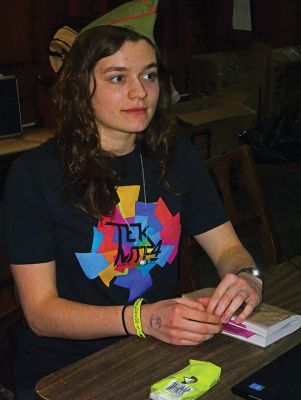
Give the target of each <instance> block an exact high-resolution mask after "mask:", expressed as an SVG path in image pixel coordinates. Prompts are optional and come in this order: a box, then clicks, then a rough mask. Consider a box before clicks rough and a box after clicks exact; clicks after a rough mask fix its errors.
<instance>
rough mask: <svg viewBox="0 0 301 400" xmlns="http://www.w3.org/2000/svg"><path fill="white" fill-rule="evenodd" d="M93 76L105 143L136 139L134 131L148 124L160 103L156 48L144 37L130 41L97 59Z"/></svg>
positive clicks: (138, 130)
mask: <svg viewBox="0 0 301 400" xmlns="http://www.w3.org/2000/svg"><path fill="white" fill-rule="evenodd" d="M94 76H95V82H96V87H95V93H94V95H93V97H92V106H93V109H94V113H95V118H96V123H97V126H98V128H99V132H100V138H101V142H102V145H103V142H105V143H106V142H107V141H108V140H113V141H116V140H117V141H118V140H119V139H122V140H124V139H127V138H129V139H130V140H134V139H135V135H133V134H135V133H138V132H141V131H143V130H144V129H145V128H146V127H147V126H148V125H149V123H150V121H151V119H152V117H153V115H154V113H155V110H156V107H157V102H158V97H159V91H160V89H159V82H158V77H157V59H156V53H155V50H154V49H153V47H152V46H151V45H150V44H149V43H147V42H146V41H145V40H140V41H138V42H130V41H127V42H125V43H124V44H123V46H122V47H121V48H120V50H119V51H117V52H116V53H115V54H113V55H111V56H109V57H105V58H102V59H101V60H100V61H98V63H97V64H96V66H95V69H94ZM92 89H93V83H92V82H91V90H92Z"/></svg>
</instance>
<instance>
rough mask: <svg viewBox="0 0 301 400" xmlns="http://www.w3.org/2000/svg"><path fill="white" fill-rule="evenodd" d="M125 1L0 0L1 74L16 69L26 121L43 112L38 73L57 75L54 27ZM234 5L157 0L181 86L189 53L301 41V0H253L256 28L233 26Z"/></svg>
mask: <svg viewBox="0 0 301 400" xmlns="http://www.w3.org/2000/svg"><path fill="white" fill-rule="evenodd" d="M122 3H124V1H122V0H47V1H46V0H45V1H41V0H1V9H0V73H2V74H14V75H16V76H17V78H18V80H19V85H20V95H21V106H22V114H23V121H24V122H30V121H33V120H36V119H39V118H41V117H42V119H43V118H44V117H45V115H44V116H43V111H45V110H44V108H45V107H47V105H45V104H46V103H44V102H43V95H44V94H45V93H44V92H45V90H46V91H47V88H45V84H42V83H41V79H39V78H38V77H53V72H52V71H51V68H50V65H49V60H48V54H47V50H48V47H49V43H50V40H51V38H52V36H53V34H54V33H55V31H56V30H57V29H58V28H59V27H60V26H62V25H64V24H67V25H69V26H72V27H73V28H74V29H79V28H80V27H81V26H84V25H85V24H86V23H88V22H90V21H91V20H93V19H94V18H97V17H98V16H99V15H102V14H103V13H105V12H106V11H108V10H110V9H112V8H114V7H116V6H118V5H119V4H122ZM232 5H233V1H232V0H161V1H160V2H159V16H158V20H157V24H156V37H157V41H158V44H159V46H160V48H162V49H163V51H164V54H165V57H166V61H167V64H168V66H169V68H170V70H171V72H172V75H173V77H174V81H175V84H176V86H177V87H178V88H179V90H181V91H185V90H187V74H186V68H187V61H188V58H189V56H190V55H191V54H196V53H207V52H212V51H226V50H233V49H237V48H243V47H247V46H249V45H250V43H252V42H253V41H258V40H260V41H265V42H268V43H270V44H271V45H272V46H273V47H283V46H288V45H293V44H300V43H301V24H300V17H301V2H300V0H287V1H283V0H266V1H262V0H251V5H252V17H253V32H243V31H233V30H232V26H231V20H232ZM46 86H47V85H46ZM44 114H45V112H44ZM44 119H45V118H44ZM42 122H43V121H42Z"/></svg>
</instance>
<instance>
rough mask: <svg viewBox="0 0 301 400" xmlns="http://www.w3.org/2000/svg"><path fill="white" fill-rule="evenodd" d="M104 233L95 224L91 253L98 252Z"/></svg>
mask: <svg viewBox="0 0 301 400" xmlns="http://www.w3.org/2000/svg"><path fill="white" fill-rule="evenodd" d="M103 237H104V234H103V233H102V232H99V230H98V229H97V228H96V227H95V226H94V227H93V243H92V249H91V253H96V252H97V250H98V249H99V247H100V245H101V243H102V240H103Z"/></svg>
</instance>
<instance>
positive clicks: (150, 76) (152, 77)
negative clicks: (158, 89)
mask: <svg viewBox="0 0 301 400" xmlns="http://www.w3.org/2000/svg"><path fill="white" fill-rule="evenodd" d="M157 76H158V74H157V72H148V73H147V74H144V75H143V78H144V79H146V80H148V81H154V80H155V79H157Z"/></svg>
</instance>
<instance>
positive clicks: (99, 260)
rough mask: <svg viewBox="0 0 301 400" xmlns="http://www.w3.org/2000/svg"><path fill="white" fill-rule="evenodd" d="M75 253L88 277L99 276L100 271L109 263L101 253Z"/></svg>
mask: <svg viewBox="0 0 301 400" xmlns="http://www.w3.org/2000/svg"><path fill="white" fill-rule="evenodd" d="M75 255H76V257H77V259H78V261H79V263H80V266H81V267H82V270H83V272H84V274H85V275H86V277H87V278H88V279H94V278H97V276H98V274H99V272H101V271H102V270H104V269H105V268H107V266H108V265H109V263H108V262H107V260H106V259H105V257H104V256H103V255H102V254H100V253H75Z"/></svg>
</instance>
